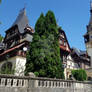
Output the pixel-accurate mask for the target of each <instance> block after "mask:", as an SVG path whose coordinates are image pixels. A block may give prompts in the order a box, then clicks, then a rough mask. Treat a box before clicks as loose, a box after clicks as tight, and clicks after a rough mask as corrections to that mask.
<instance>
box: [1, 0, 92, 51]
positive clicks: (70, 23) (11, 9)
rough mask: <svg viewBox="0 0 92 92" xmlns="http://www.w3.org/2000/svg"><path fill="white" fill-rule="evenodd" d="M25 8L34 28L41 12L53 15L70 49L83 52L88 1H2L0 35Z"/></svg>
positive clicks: (87, 20) (87, 19) (3, 33)
mask: <svg viewBox="0 0 92 92" xmlns="http://www.w3.org/2000/svg"><path fill="white" fill-rule="evenodd" d="M24 6H26V12H27V16H28V19H29V24H30V25H31V26H32V27H33V28H34V26H35V23H36V21H37V19H38V17H39V16H40V14H41V12H43V13H44V14H46V12H47V11H48V10H52V11H53V12H54V13H55V16H56V20H57V23H58V25H60V26H61V27H62V29H63V30H64V31H65V33H66V36H67V39H68V41H69V44H70V47H76V48H78V49H81V50H85V44H84V38H83V35H84V34H85V33H86V31H87V30H86V25H87V24H88V22H89V18H90V12H89V10H90V0H2V3H1V5H0V21H1V22H2V24H1V25H0V34H1V35H3V36H5V31H6V30H7V29H8V28H10V27H11V25H12V24H13V22H14V21H15V19H16V17H17V15H18V14H19V11H20V10H21V9H22V8H24Z"/></svg>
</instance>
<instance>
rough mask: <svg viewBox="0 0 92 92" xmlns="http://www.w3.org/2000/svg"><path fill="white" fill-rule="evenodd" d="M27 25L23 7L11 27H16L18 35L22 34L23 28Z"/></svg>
mask: <svg viewBox="0 0 92 92" xmlns="http://www.w3.org/2000/svg"><path fill="white" fill-rule="evenodd" d="M28 24H29V23H28V18H27V16H26V10H25V7H24V8H23V9H21V10H20V12H19V15H18V17H17V18H16V20H15V21H14V23H13V26H14V25H18V28H19V31H20V33H23V32H24V28H25V27H26V25H28Z"/></svg>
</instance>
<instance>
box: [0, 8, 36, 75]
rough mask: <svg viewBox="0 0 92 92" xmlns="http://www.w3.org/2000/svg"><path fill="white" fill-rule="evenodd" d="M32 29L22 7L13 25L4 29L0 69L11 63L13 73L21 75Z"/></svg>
mask: <svg viewBox="0 0 92 92" xmlns="http://www.w3.org/2000/svg"><path fill="white" fill-rule="evenodd" d="M33 33H34V30H33V29H32V27H30V26H29V23H28V19H27V16H26V11H25V9H22V10H21V11H20V13H19V15H18V17H17V18H16V20H15V22H14V23H13V25H12V26H11V27H10V28H9V29H8V30H6V35H5V38H4V41H3V44H4V45H1V47H2V48H1V49H0V57H1V58H0V69H1V70H2V69H4V68H3V66H4V67H5V65H9V64H11V69H13V68H14V67H15V75H23V74H24V70H25V63H26V51H27V50H28V48H29V43H30V42H31V41H32V38H33V36H32V35H33Z"/></svg>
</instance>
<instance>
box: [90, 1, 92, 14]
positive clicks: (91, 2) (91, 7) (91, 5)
mask: <svg viewBox="0 0 92 92" xmlns="http://www.w3.org/2000/svg"><path fill="white" fill-rule="evenodd" d="M90 13H92V0H90Z"/></svg>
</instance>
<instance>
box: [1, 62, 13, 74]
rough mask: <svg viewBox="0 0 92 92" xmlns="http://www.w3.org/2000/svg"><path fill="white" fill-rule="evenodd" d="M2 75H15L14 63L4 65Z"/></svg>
mask: <svg viewBox="0 0 92 92" xmlns="http://www.w3.org/2000/svg"><path fill="white" fill-rule="evenodd" d="M1 73H2V74H12V73H13V69H12V63H11V62H6V63H4V64H3V65H2V67H1Z"/></svg>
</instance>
